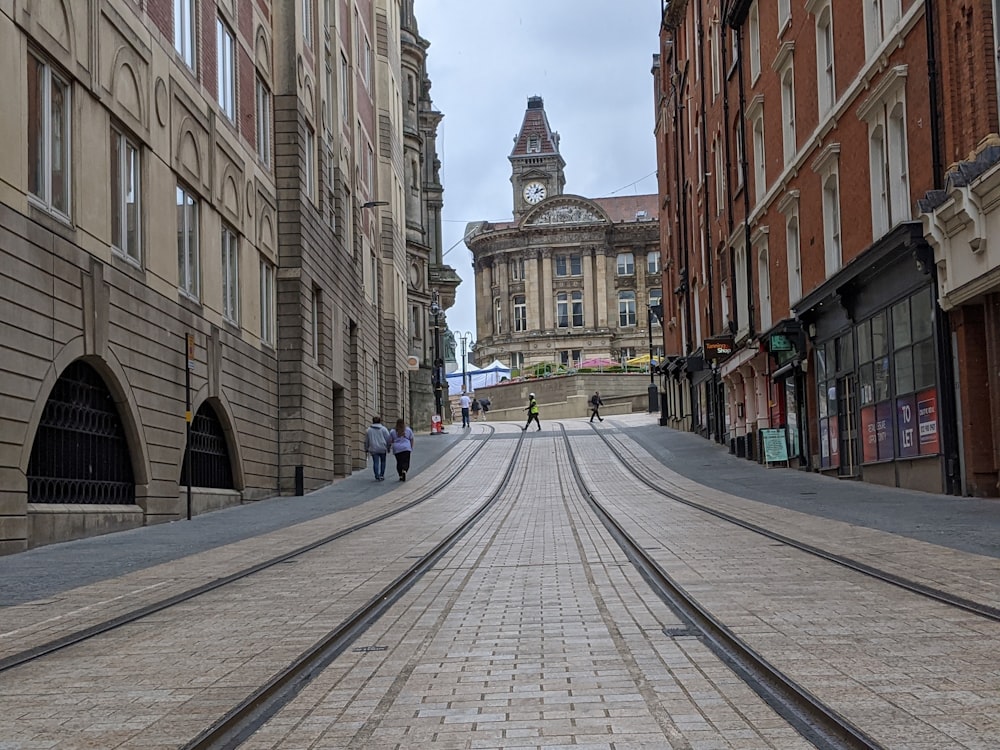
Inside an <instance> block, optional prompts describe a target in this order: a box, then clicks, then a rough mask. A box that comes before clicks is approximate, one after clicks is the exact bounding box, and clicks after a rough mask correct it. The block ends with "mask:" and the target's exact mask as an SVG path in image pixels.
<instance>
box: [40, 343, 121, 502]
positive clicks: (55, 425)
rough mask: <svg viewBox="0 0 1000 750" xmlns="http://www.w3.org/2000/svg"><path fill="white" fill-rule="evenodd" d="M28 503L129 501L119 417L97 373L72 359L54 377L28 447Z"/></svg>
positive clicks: (109, 394) (108, 392) (112, 400)
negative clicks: (59, 373)
mask: <svg viewBox="0 0 1000 750" xmlns="http://www.w3.org/2000/svg"><path fill="white" fill-rule="evenodd" d="M28 502H29V503H89V504H111V505H131V504H133V503H135V480H134V479H133V477H132V460H131V457H130V456H129V449H128V441H127V440H126V437H125V430H124V428H123V426H122V421H121V417H120V416H119V415H118V409H117V407H116V406H115V401H114V398H112V396H111V393H110V391H108V387H107V386H106V385H105V384H104V381H103V380H102V379H101V376H100V375H99V374H98V373H97V371H96V370H95V369H94V368H93V367H91V366H90V365H88V364H87V363H86V362H83V361H82V360H77V361H76V362H74V363H73V364H71V365H70V366H69V367H67V368H66V370H65V371H64V372H63V374H62V375H61V376H60V377H59V380H57V381H56V384H55V386H53V388H52V393H51V394H49V400H48V401H47V402H46V403H45V409H44V410H43V411H42V418H41V421H40V422H39V425H38V432H37V433H36V435H35V442H34V444H33V445H32V446H31V458H30V459H29V461H28Z"/></svg>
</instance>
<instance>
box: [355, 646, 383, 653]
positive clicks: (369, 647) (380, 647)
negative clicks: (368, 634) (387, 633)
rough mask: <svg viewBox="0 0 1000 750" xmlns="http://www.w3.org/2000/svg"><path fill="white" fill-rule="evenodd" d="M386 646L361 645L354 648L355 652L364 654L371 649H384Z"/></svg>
mask: <svg viewBox="0 0 1000 750" xmlns="http://www.w3.org/2000/svg"><path fill="white" fill-rule="evenodd" d="M387 648H388V646H362V647H361V648H356V649H354V650H355V651H356V652H357V653H360V654H366V653H369V652H371V651H385V650H386V649H387Z"/></svg>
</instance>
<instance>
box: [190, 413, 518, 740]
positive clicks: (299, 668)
mask: <svg viewBox="0 0 1000 750" xmlns="http://www.w3.org/2000/svg"><path fill="white" fill-rule="evenodd" d="M493 429H494V428H491V430H493ZM491 434H492V432H491ZM485 443H486V441H483V444H484V445H485ZM523 445H524V436H523V435H521V436H519V437H518V441H517V447H516V448H515V449H514V452H513V455H512V456H511V458H510V463H509V466H510V467H511V468H512V467H514V466H516V465H517V462H518V458H519V456H520V453H521V449H522V447H523ZM512 477H513V472H512V471H511V470H510V469H508V470H507V471H506V472H504V476H503V478H502V479H501V481H500V483H499V484H498V485H497V487H496V489H495V490H494V491H493V492H492V493H491V494H490V495H489V496H488V497H486V498H485V499H484V500H483V501H482V502H481V503H480V504H479V506H478V507H477V508H476V509H475V510H474V511H472V513H471V514H470V515H469V516H468V517H467V518H466V519H465V520H464V521H462V522H461V524H459V525H458V526H457V527H456V528H454V529H453V530H452V531H451V532H450V533H449V534H448V535H447V536H445V537H444V538H443V539H442V540H441V541H440V542H438V543H437V544H436V545H434V547H433V548H432V549H430V550H429V551H428V552H426V553H424V554H423V555H421V556H419V558H418V559H416V560H415V562H413V564H412V565H410V566H409V567H408V568H407V569H406V570H405V571H404V572H403V573H402V574H400V575H399V576H397V577H396V578H395V579H394V580H393V581H392V582H390V583H389V584H388V585H387V586H385V587H384V588H383V589H382V590H381V591H379V592H378V594H376V595H375V596H374V597H372V598H371V599H370V600H369V601H368V602H367V603H365V604H364V605H363V606H361V607H360V608H358V609H357V610H355V612H354V613H353V614H352V615H351V616H350V617H348V618H347V619H346V620H344V621H343V622H341V623H340V624H339V625H337V626H336V627H334V628H333V629H331V630H330V631H329V632H328V633H327V634H326V635H325V636H324V637H323V638H321V639H319V640H318V641H316V642H314V643H313V644H312V645H311V646H310V647H309V648H307V649H306V650H304V651H303V652H302V653H301V654H300V655H299V656H298V658H296V659H295V660H294V661H293V662H291V663H290V664H289V665H288V666H287V667H285V668H284V669H282V670H280V671H279V672H277V673H276V674H274V675H272V677H270V678H269V679H268V680H267V681H266V682H265V683H264V684H263V685H261V686H260V687H259V688H257V690H255V691H254V692H253V693H251V694H250V695H249V696H247V697H246V698H245V699H244V700H243V701H241V702H240V703H239V704H237V705H236V706H234V707H233V708H232V709H230V710H229V711H228V712H226V714H225V715H224V716H222V717H221V718H220V719H218V720H217V721H216V722H214V723H213V724H212V725H211V726H210V727H208V728H207V729H205V730H204V731H203V732H202V733H201V734H199V735H198V736H197V737H195V738H194V739H192V740H191V741H190V742H189V743H187V744H186V745H183V746H182V747H183V750H224V749H226V748H235V747H238V746H239V745H241V744H242V743H243V742H244V741H245V740H246V739H247V738H249V737H250V736H251V735H253V734H254V732H256V731H257V729H259V728H260V727H262V726H263V725H264V724H266V723H267V722H268V721H269V720H270V719H271V718H272V717H273V716H275V714H277V713H278V712H279V711H280V710H281V709H282V708H284V707H285V706H286V705H288V704H289V703H291V701H292V700H294V699H295V697H296V696H297V695H298V694H299V692H301V690H302V689H303V688H304V687H305V686H306V685H307V684H308V683H309V682H310V681H311V680H312V679H313V677H314V676H315V675H316V674H317V673H318V672H320V671H322V670H323V669H324V668H325V667H327V666H328V665H329V664H330V663H331V662H332V661H333V660H334V659H336V658H337V656H339V655H340V654H341V653H343V652H344V651H345V650H346V649H347V648H348V647H349V646H350V645H351V644H352V643H353V642H354V641H355V639H356V638H357V637H358V636H359V635H361V634H362V633H363V632H364V631H365V630H366V629H367V628H368V627H369V626H370V625H371V624H372V623H373V622H375V621H376V620H377V619H378V618H379V617H380V616H381V615H382V614H384V613H385V612H386V611H387V610H388V609H389V608H390V607H391V606H392V605H393V604H395V603H396V602H397V601H398V600H399V599H400V597H402V596H403V595H404V594H405V593H406V592H407V591H409V590H410V589H411V588H412V587H413V585H414V584H415V583H416V582H417V581H419V580H420V578H421V577H422V576H423V575H424V574H426V573H427V572H428V571H429V570H430V569H431V568H433V567H434V565H435V564H436V563H437V562H438V561H439V560H440V559H441V558H442V557H443V556H444V555H445V554H446V553H447V552H448V551H449V550H450V549H451V548H452V547H453V546H454V545H455V544H456V542H458V540H459V539H461V538H462V537H463V536H465V534H466V533H468V532H469V531H470V530H471V529H472V528H473V527H475V526H476V524H478V523H479V521H480V520H481V519H482V517H483V516H484V515H485V514H486V513H487V512H488V511H489V510H490V509H491V508H492V507H493V505H494V504H495V503H496V502H497V500H498V499H500V498H502V497H503V496H504V494H505V493H506V492H507V491H508V487H509V485H510V483H511V479H512Z"/></svg>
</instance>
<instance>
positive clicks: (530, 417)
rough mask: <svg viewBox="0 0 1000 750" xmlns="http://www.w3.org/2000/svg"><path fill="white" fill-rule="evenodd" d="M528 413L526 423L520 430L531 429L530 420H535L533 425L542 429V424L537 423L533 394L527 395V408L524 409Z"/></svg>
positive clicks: (536, 410)
mask: <svg viewBox="0 0 1000 750" xmlns="http://www.w3.org/2000/svg"><path fill="white" fill-rule="evenodd" d="M525 411H526V412H528V422H527V424H525V425H524V427H522V428H521V430H527V429H528V428H529V427H531V420H535V424H536V425H538V429H539V430H540V429H542V423H541V422H539V421H538V402H537V401H535V394H534V393H529V394H528V408H527V409H525Z"/></svg>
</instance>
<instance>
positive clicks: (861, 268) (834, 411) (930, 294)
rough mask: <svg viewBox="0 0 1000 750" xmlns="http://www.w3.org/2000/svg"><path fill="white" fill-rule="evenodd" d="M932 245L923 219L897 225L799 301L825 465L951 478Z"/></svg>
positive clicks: (818, 464)
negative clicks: (930, 267)
mask: <svg viewBox="0 0 1000 750" xmlns="http://www.w3.org/2000/svg"><path fill="white" fill-rule="evenodd" d="M926 250H927V246H926V244H924V241H923V237H922V236H921V233H920V229H919V225H918V224H916V223H908V224H903V225H900V226H899V227H897V228H896V229H894V230H893V231H892V232H890V233H889V234H888V235H887V236H886V237H884V238H882V240H880V241H879V242H878V243H876V244H875V245H873V246H872V247H871V248H869V249H868V250H867V251H865V253H863V254H862V255H861V256H859V257H858V258H857V259H856V260H855V261H853V262H852V263H850V264H848V266H847V267H845V268H844V269H843V270H842V271H841V272H840V273H839V274H837V275H836V276H834V277H832V278H831V279H829V280H828V281H827V282H826V283H824V284H823V285H822V286H820V287H819V288H818V289H816V290H815V291H814V292H812V293H811V294H809V295H808V296H807V297H805V298H804V299H803V300H802V301H801V302H800V303H799V304H798V305H797V306H796V309H795V313H796V315H797V316H798V317H799V318H800V319H801V320H802V322H803V324H804V325H805V329H806V331H807V333H808V335H809V338H810V339H811V341H812V356H811V367H810V368H809V369H810V377H809V378H808V381H807V385H806V395H807V398H808V397H809V396H812V397H813V399H814V400H812V403H811V404H810V405H809V408H808V410H807V413H808V415H809V422H810V426H811V427H812V428H813V429H812V430H811V432H812V433H813V434H814V435H815V438H814V440H813V441H812V444H811V445H810V448H809V450H810V451H811V457H810V458H811V463H812V465H813V467H814V468H816V469H817V470H819V471H821V472H824V473H828V474H833V475H837V476H841V477H848V478H859V479H862V480H865V481H869V482H874V483H877V484H883V485H889V486H896V487H904V488H907V489H921V490H928V491H931V492H945V491H947V490H948V488H949V487H950V483H949V481H948V477H947V471H946V470H947V468H948V466H947V462H946V461H945V459H944V456H945V455H946V450H945V445H944V440H945V437H946V435H948V434H949V433H948V432H947V431H946V430H944V429H943V425H946V424H947V420H949V419H951V418H952V417H951V415H950V414H949V413H945V414H942V406H943V403H942V401H943V400H942V397H941V394H942V391H943V389H945V388H946V383H948V372H949V369H948V367H947V362H948V358H947V353H946V351H945V350H943V349H942V341H941V340H940V336H939V334H938V330H939V328H938V326H937V324H936V319H937V316H939V315H940V314H941V313H940V310H939V309H938V307H937V304H936V301H935V295H934V284H933V279H932V278H931V276H930V275H929V274H928V273H925V270H926V264H925V263H924V262H922V259H923V258H924V257H926V256H925V252H926ZM944 344H945V345H947V341H945V342H944ZM786 389H787V384H786ZM786 392H787V391H786ZM948 411H950V410H948Z"/></svg>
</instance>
